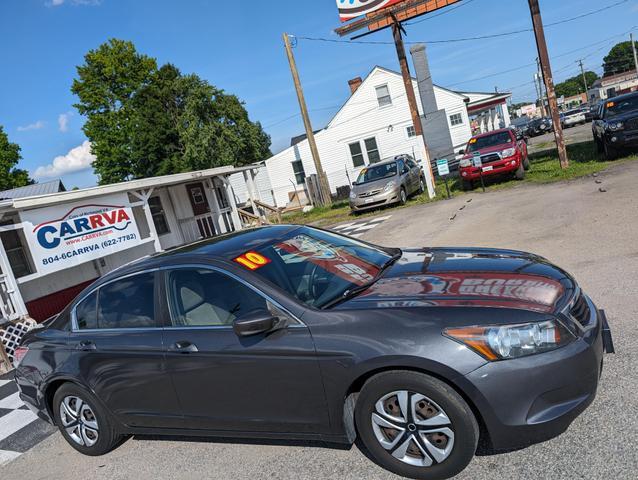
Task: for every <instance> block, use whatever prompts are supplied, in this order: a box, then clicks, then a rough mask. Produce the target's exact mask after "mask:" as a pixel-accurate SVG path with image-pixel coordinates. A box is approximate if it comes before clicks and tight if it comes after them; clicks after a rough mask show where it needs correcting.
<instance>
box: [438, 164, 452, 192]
mask: <svg viewBox="0 0 638 480" xmlns="http://www.w3.org/2000/svg"><path fill="white" fill-rule="evenodd" d="M436 169H437V170H438V171H439V177H441V178H442V179H443V180H445V190H446V191H447V198H448V200H449V199H450V187H449V186H448V184H447V177H448V175H449V174H450V164H449V163H448V161H447V158H439V159H438V160H437V161H436Z"/></svg>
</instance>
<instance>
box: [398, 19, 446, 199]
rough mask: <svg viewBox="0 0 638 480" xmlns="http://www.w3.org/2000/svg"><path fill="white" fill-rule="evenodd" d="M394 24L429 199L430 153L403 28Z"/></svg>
mask: <svg viewBox="0 0 638 480" xmlns="http://www.w3.org/2000/svg"><path fill="white" fill-rule="evenodd" d="M393 19H394V24H393V25H392V33H393V35H394V44H395V46H396V49H397V56H398V57H399V65H400V66H401V75H402V76H403V84H404V85H405V94H406V95H407V99H408V105H409V106H410V114H411V116H412V125H414V132H415V134H416V136H417V138H420V139H421V140H422V143H423V145H422V148H423V152H424V154H425V157H424V158H423V160H424V162H425V163H426V164H427V168H426V170H425V179H426V184H427V187H428V194H429V196H430V198H433V197H434V196H435V195H436V187H435V185H434V173H433V172H432V162H430V153H429V152H428V145H427V142H426V140H425V136H424V135H423V126H422V125H421V116H420V115H419V108H418V107H417V103H416V94H415V93H414V86H413V85H412V76H411V75H410V67H409V65H408V59H407V57H406V55H405V46H404V44H403V37H402V36H401V31H402V30H403V27H402V26H401V23H400V22H399V21H398V20H397V19H396V18H395V17H394V16H393Z"/></svg>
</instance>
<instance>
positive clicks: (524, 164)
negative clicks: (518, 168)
mask: <svg viewBox="0 0 638 480" xmlns="http://www.w3.org/2000/svg"><path fill="white" fill-rule="evenodd" d="M530 167H531V165H530V163H529V157H525V160H523V168H524V169H525V170H529V169H530Z"/></svg>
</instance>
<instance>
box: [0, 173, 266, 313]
mask: <svg viewBox="0 0 638 480" xmlns="http://www.w3.org/2000/svg"><path fill="white" fill-rule="evenodd" d="M260 169H261V170H264V172H265V169H263V167H262V166H260V165H251V166H248V167H241V168H233V167H221V168H213V169H210V170H202V171H197V172H188V173H180V174H176V175H167V176H162V177H155V178H147V179H141V180H133V181H130V182H123V183H118V184H113V185H104V186H99V187H94V188H87V189H82V190H73V191H65V189H64V186H63V185H62V183H61V182H60V181H58V180H56V181H55V182H47V183H43V184H36V185H32V186H29V187H25V188H22V189H15V190H9V191H6V192H0V220H1V221H0V240H1V241H0V270H1V273H0V324H2V323H3V322H7V321H15V320H18V319H20V318H24V317H26V316H31V317H32V318H34V319H36V320H38V321H42V320H45V319H46V318H48V317H49V316H51V315H54V314H56V313H58V312H59V311H60V310H61V309H62V308H63V307H64V306H65V305H66V304H67V303H68V302H69V301H70V300H71V299H72V298H73V297H74V296H75V295H77V293H79V292H80V291H81V290H82V289H83V288H84V287H85V286H86V285H88V284H89V283H91V282H92V281H94V280H95V279H96V278H98V277H99V276H101V275H103V274H105V273H107V272H109V271H111V270H113V269H114V268H117V267H119V266H121V265H124V264H126V263H129V262H131V261H133V260H136V259H139V258H141V257H144V256H146V255H149V254H153V253H155V252H161V251H164V250H169V249H172V248H175V247H179V246H181V245H184V244H187V243H191V242H193V241H197V240H201V239H206V238H210V237H214V236H217V235H220V234H224V233H229V232H233V231H236V230H239V229H242V228H244V226H245V225H247V224H248V223H249V221H250V220H251V218H250V217H249V216H246V215H245V213H244V210H242V207H245V208H246V209H248V210H251V209H252V208H251V207H252V202H253V201H263V202H265V203H269V202H271V201H272V194H271V193H270V188H269V185H268V181H267V178H268V176H267V175H266V174H265V173H261V174H260V173H259V171H260Z"/></svg>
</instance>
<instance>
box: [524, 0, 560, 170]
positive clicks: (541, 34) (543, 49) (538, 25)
mask: <svg viewBox="0 0 638 480" xmlns="http://www.w3.org/2000/svg"><path fill="white" fill-rule="evenodd" d="M528 2H529V10H530V13H531V15H532V23H533V24H534V35H535V36H536V47H537V48H538V59H539V63H540V65H541V71H542V74H543V79H544V80H545V89H546V90H547V101H548V103H549V111H550V113H551V116H552V122H553V124H554V137H555V138H556V147H557V148H558V158H559V159H560V167H561V168H563V169H565V168H569V159H568V158H567V149H566V148H565V137H563V127H562V126H561V124H560V114H559V113H558V101H557V100H556V92H555V91H554V79H553V77H552V67H551V65H550V62H549V53H548V52H547V42H546V41H545V29H544V28H543V18H542V17H541V10H540V7H539V5H538V0H528Z"/></svg>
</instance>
